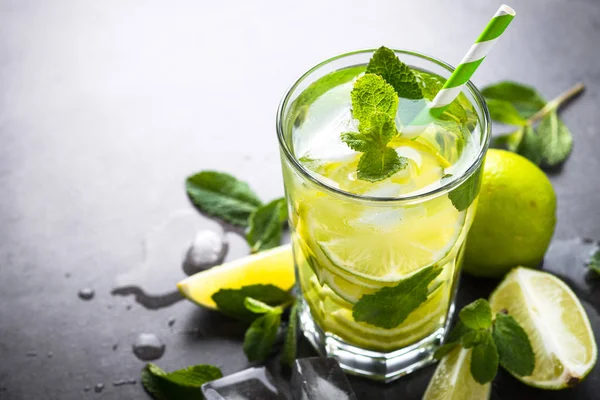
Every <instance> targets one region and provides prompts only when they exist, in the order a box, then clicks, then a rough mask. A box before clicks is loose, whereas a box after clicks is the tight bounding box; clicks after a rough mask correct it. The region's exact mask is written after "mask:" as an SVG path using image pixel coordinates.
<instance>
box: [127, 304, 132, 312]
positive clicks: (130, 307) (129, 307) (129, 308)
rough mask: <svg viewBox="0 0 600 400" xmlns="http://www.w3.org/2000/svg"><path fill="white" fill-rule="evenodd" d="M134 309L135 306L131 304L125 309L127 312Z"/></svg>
mask: <svg viewBox="0 0 600 400" xmlns="http://www.w3.org/2000/svg"><path fill="white" fill-rule="evenodd" d="M132 308H133V306H132V305H131V304H127V306H126V307H125V309H126V310H127V311H129V310H131V309H132Z"/></svg>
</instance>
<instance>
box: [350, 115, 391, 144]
mask: <svg viewBox="0 0 600 400" xmlns="http://www.w3.org/2000/svg"><path fill="white" fill-rule="evenodd" d="M358 130H359V132H344V133H342V134H341V135H340V137H341V139H342V141H343V142H344V143H346V144H347V145H348V146H349V147H350V148H351V149H353V150H355V151H361V152H368V151H370V150H372V149H380V148H384V147H385V146H386V145H387V144H388V143H389V142H390V140H392V139H393V138H394V136H396V135H397V134H398V131H396V124H395V123H394V120H393V119H392V117H390V116H389V115H387V114H385V113H382V112H374V113H373V114H371V115H370V116H369V119H367V120H364V121H361V123H360V124H359V126H358Z"/></svg>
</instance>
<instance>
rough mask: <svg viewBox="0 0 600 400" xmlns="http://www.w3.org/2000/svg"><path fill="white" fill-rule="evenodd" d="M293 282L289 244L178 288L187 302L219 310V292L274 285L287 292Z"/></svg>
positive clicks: (186, 281)
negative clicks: (244, 287) (215, 297)
mask: <svg viewBox="0 0 600 400" xmlns="http://www.w3.org/2000/svg"><path fill="white" fill-rule="evenodd" d="M294 282H295V277H294V261H293V258H292V248H291V246H290V245H289V244H288V245H283V246H279V247H276V248H274V249H270V250H267V251H263V252H260V253H257V254H253V255H251V256H247V257H243V258H240V259H238V260H234V261H231V262H228V263H226V264H223V265H220V266H218V267H213V268H211V269H209V270H206V271H202V272H199V273H197V274H195V275H192V276H190V277H188V278H186V279H184V280H182V281H181V282H179V283H178V284H177V288H178V289H179V291H180V292H181V294H183V295H184V296H185V297H186V298H187V299H188V300H191V301H192V302H194V303H196V304H198V305H200V306H203V307H207V308H216V304H215V302H214V301H213V299H212V295H213V294H215V293H216V292H218V291H219V290H220V289H239V288H241V287H242V286H248V285H256V284H263V285H268V284H271V285H275V286H277V287H279V288H281V289H283V290H288V289H289V288H291V287H292V286H293V285H294Z"/></svg>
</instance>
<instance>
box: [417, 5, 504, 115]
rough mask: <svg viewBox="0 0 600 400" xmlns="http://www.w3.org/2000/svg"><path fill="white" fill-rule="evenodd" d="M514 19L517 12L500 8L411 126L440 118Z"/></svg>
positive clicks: (502, 6)
mask: <svg viewBox="0 0 600 400" xmlns="http://www.w3.org/2000/svg"><path fill="white" fill-rule="evenodd" d="M514 17H515V11H514V10H513V9H512V8H510V7H509V6H507V5H506V4H503V5H501V6H500V8H499V9H498V11H496V14H495V15H494V17H493V18H492V19H491V20H490V22H489V23H488V24H487V26H486V27H485V29H484V30H483V32H481V35H479V37H478V38H477V40H476V41H475V43H474V44H473V46H471V48H470V49H469V51H468V52H467V54H465V56H464V57H463V59H462V61H461V62H460V64H459V65H458V67H456V69H455V70H454V72H453V73H452V75H450V78H448V80H447V81H446V83H445V84H444V86H443V87H442V89H441V90H440V91H439V92H438V94H437V95H436V96H435V98H434V99H433V100H432V101H431V103H430V104H429V105H428V107H427V108H425V109H424V110H423V112H421V113H419V115H417V117H416V118H415V119H414V120H413V121H412V122H411V123H410V124H409V125H412V126H417V125H426V124H428V123H429V122H431V121H432V117H433V118H437V117H439V116H440V115H441V114H442V113H443V112H444V110H446V108H448V106H449V105H450V103H452V102H453V101H454V99H456V97H457V96H458V95H459V94H460V92H461V91H462V89H463V86H464V85H465V84H466V83H467V82H468V81H469V79H471V77H472V76H473V74H474V73H475V71H476V70H477V68H478V67H479V65H481V63H482V62H483V60H484V59H485V56H487V55H488V53H489V52H490V50H491V49H492V47H494V44H496V41H497V40H498V38H499V37H500V35H502V33H504V31H505V30H506V28H507V27H508V25H509V24H510V23H511V21H512V20H513V18H514Z"/></svg>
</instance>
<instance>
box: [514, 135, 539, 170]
mask: <svg viewBox="0 0 600 400" xmlns="http://www.w3.org/2000/svg"><path fill="white" fill-rule="evenodd" d="M521 130H522V133H521V141H520V142H519V144H518V145H517V148H516V150H515V151H516V153H518V154H520V155H522V156H523V157H525V158H527V159H528V160H529V161H531V162H533V163H534V164H536V165H540V164H541V163H542V160H543V155H542V152H541V147H542V140H541V138H540V137H539V135H538V133H537V132H536V131H535V130H534V129H533V128H532V127H531V126H530V125H527V126H524V127H523V128H522V129H521Z"/></svg>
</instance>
